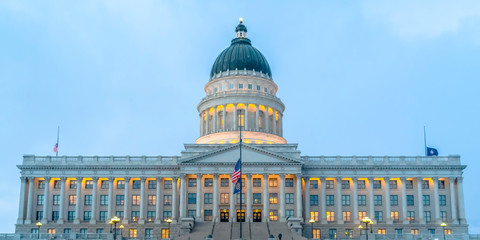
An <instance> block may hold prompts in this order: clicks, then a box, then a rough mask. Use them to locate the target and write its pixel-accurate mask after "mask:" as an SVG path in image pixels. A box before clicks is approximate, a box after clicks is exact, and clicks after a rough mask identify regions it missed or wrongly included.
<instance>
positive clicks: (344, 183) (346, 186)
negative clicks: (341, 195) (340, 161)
mask: <svg viewBox="0 0 480 240" xmlns="http://www.w3.org/2000/svg"><path fill="white" fill-rule="evenodd" d="M342 189H350V180H342Z"/></svg>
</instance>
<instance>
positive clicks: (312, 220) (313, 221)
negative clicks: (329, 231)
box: [309, 218, 315, 239]
mask: <svg viewBox="0 0 480 240" xmlns="http://www.w3.org/2000/svg"><path fill="white" fill-rule="evenodd" d="M309 222H310V224H312V239H313V224H314V223H315V220H314V219H313V218H312V219H310V221H309Z"/></svg>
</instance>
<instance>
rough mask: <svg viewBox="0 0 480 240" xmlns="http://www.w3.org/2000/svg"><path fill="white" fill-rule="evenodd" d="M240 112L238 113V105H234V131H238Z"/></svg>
mask: <svg viewBox="0 0 480 240" xmlns="http://www.w3.org/2000/svg"><path fill="white" fill-rule="evenodd" d="M237 121H238V112H237V104H236V103H234V104H233V130H237V127H238V122H237Z"/></svg>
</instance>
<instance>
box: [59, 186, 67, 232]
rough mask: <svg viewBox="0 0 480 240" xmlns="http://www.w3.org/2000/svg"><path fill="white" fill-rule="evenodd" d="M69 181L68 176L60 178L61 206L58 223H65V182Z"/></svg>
mask: <svg viewBox="0 0 480 240" xmlns="http://www.w3.org/2000/svg"><path fill="white" fill-rule="evenodd" d="M66 181H67V178H66V177H61V178H60V208H59V214H58V220H57V223H58V224H63V222H64V220H65V182H66Z"/></svg>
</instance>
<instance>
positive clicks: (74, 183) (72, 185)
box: [70, 180, 77, 189]
mask: <svg viewBox="0 0 480 240" xmlns="http://www.w3.org/2000/svg"><path fill="white" fill-rule="evenodd" d="M70 189H77V180H70Z"/></svg>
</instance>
